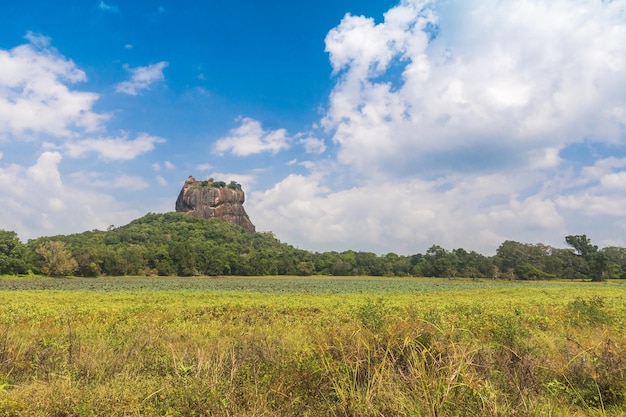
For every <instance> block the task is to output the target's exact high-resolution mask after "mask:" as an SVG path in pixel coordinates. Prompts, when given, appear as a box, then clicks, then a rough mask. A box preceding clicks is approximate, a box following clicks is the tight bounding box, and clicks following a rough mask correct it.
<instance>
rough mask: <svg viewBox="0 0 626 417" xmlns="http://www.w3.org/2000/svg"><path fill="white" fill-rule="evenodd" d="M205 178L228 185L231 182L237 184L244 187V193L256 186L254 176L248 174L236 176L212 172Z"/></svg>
mask: <svg viewBox="0 0 626 417" xmlns="http://www.w3.org/2000/svg"><path fill="white" fill-rule="evenodd" d="M207 178H213V179H214V180H215V181H224V182H226V183H229V182H231V181H235V182H238V183H239V184H243V185H244V191H246V192H248V191H250V190H251V189H252V188H253V187H254V185H255V184H256V181H257V179H256V176H254V175H250V174H236V173H228V172H213V173H211V175H209V176H208V177H207Z"/></svg>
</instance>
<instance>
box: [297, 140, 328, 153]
mask: <svg viewBox="0 0 626 417" xmlns="http://www.w3.org/2000/svg"><path fill="white" fill-rule="evenodd" d="M299 143H300V144H302V145H303V146H304V150H305V151H306V153H312V154H322V153H324V152H326V144H325V143H324V140H323V139H318V138H315V137H312V136H307V137H304V138H302V139H300V140H299Z"/></svg>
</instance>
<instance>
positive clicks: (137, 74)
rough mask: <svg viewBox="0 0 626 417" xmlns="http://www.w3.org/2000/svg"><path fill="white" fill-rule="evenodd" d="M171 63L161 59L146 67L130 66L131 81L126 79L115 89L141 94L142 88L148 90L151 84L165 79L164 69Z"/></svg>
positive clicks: (125, 92) (131, 93)
mask: <svg viewBox="0 0 626 417" xmlns="http://www.w3.org/2000/svg"><path fill="white" fill-rule="evenodd" d="M168 65H169V64H168V63H167V62H166V61H161V62H159V63H156V64H152V65H148V66H145V67H137V68H128V71H129V72H130V74H131V79H130V81H124V82H121V83H119V84H117V85H116V86H115V91H117V92H118V93H124V94H129V95H131V96H136V95H138V94H140V92H141V90H146V89H148V88H150V86H151V85H152V84H154V83H156V82H158V81H163V80H164V79H165V76H164V75H163V70H164V69H165V67H167V66H168Z"/></svg>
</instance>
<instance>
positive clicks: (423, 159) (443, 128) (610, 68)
mask: <svg viewBox="0 0 626 417" xmlns="http://www.w3.org/2000/svg"><path fill="white" fill-rule="evenodd" d="M625 8H626V1H624V0H614V1H612V2H600V1H597V2H596V1H581V2H576V3H575V4H573V3H572V2H571V1H567V0H555V1H551V2H543V1H537V0H520V1H516V2H500V1H497V0H484V1H480V2H459V1H452V2H444V1H440V2H436V1H420V0H402V1H401V2H400V3H399V5H397V6H396V7H393V8H392V9H390V10H389V11H388V12H387V13H386V14H385V15H384V19H383V21H382V22H380V23H376V21H375V20H374V19H373V18H370V17H364V16H353V15H350V14H347V15H346V16H345V17H344V18H343V19H342V20H341V22H340V24H339V25H338V26H337V27H335V28H334V29H332V30H331V31H330V32H329V33H328V35H327V37H326V51H327V52H328V53H329V59H330V63H331V66H332V70H333V74H334V77H335V80H336V83H335V86H334V88H333V90H332V92H331V95H330V97H329V105H328V109H327V111H326V113H325V115H324V117H323V119H322V120H321V122H320V126H321V127H322V128H324V129H325V131H326V132H327V134H328V135H329V136H330V137H331V138H332V141H333V142H334V144H335V149H336V150H337V153H336V162H338V165H335V166H333V165H332V164H324V165H323V168H322V167H321V166H320V167H316V166H315V165H313V164H312V165H311V172H310V173H309V174H308V175H306V176H305V175H290V176H288V177H286V178H284V179H283V180H282V181H280V182H279V183H278V184H276V185H274V186H273V187H271V188H269V189H267V190H265V191H258V192H254V193H251V195H250V198H249V203H248V208H247V210H248V212H249V213H250V216H251V218H252V219H253V221H254V222H255V224H256V225H257V228H258V229H259V230H264V229H265V230H273V231H274V232H275V233H276V235H277V236H278V237H279V238H281V239H283V240H285V241H288V242H291V243H293V244H297V245H299V246H302V247H307V248H312V249H316V250H327V249H328V248H329V247H332V248H336V249H354V248H358V249H363V250H373V251H376V252H379V253H385V252H387V251H397V252H400V253H416V252H424V251H425V250H426V249H427V248H428V246H430V245H431V244H440V245H442V246H444V247H447V248H455V247H465V248H468V249H474V250H479V251H482V252H483V253H487V254H489V253H494V252H495V249H496V248H497V246H498V245H499V244H500V243H502V242H503V241H504V240H507V239H514V240H518V241H522V242H531V243H536V242H543V243H546V244H552V245H555V246H563V241H562V240H563V236H565V235H566V234H570V233H587V234H588V235H590V236H592V238H594V240H596V239H595V237H596V236H597V237H598V239H597V242H598V243H600V244H601V243H602V242H610V243H611V244H621V245H624V244H626V240H624V239H623V238H622V236H624V232H626V209H625V208H624V207H626V196H625V194H624V192H623V191H624V189H626V188H625V186H624V184H626V162H624V161H625V160H626V159H624V158H619V157H609V158H601V159H598V160H596V161H592V162H590V163H589V162H587V163H582V162H581V160H578V159H576V158H577V155H575V153H576V152H573V153H572V151H570V152H569V153H567V152H564V151H565V150H568V149H570V148H571V147H573V146H574V145H577V144H581V143H585V144H588V145H589V146H593V145H594V144H604V145H609V146H614V148H615V145H623V144H624V141H625V139H626V110H625V109H626V83H624V81H623V80H624V77H625V76H626V15H625V14H624V13H623V10H625ZM520 34H523V35H520ZM566 155H567V156H566ZM581 165H582V166H581ZM329 168H330V169H329ZM346 177H349V178H352V180H351V181H347V182H344V184H345V183H347V184H351V185H348V186H342V185H340V186H338V185H336V184H337V183H338V182H339V181H340V180H341V179H342V178H346ZM616 242H617V243H616Z"/></svg>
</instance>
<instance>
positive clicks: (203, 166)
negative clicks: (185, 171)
mask: <svg viewBox="0 0 626 417" xmlns="http://www.w3.org/2000/svg"><path fill="white" fill-rule="evenodd" d="M196 169H197V170H198V171H208V170H210V169H213V165H211V164H200V165H198V166H197V167H196Z"/></svg>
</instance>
